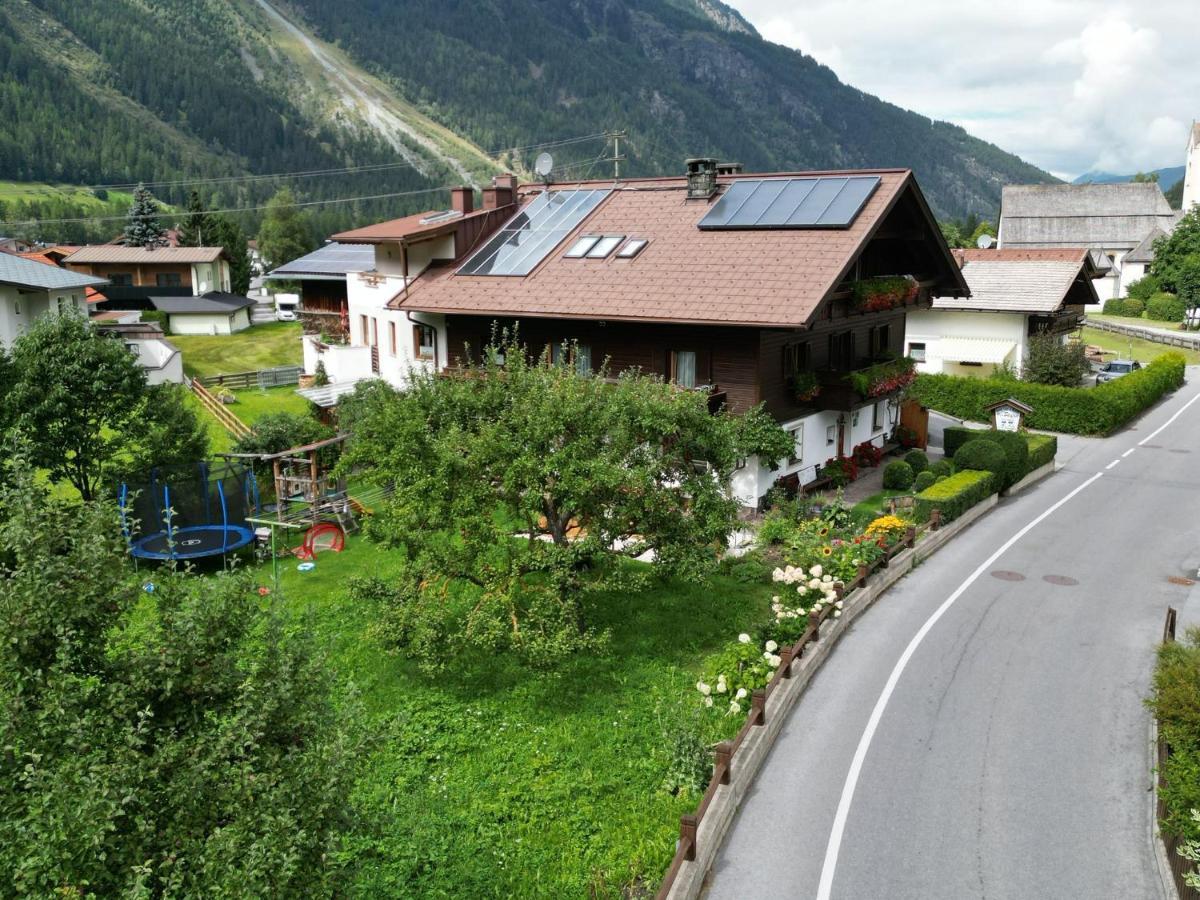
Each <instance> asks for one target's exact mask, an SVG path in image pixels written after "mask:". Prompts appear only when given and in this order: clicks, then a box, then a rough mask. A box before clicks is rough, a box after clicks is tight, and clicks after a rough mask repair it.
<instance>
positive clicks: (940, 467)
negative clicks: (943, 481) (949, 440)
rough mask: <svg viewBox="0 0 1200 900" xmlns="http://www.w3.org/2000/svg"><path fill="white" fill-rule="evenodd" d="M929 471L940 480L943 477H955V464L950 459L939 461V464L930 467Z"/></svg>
mask: <svg viewBox="0 0 1200 900" xmlns="http://www.w3.org/2000/svg"><path fill="white" fill-rule="evenodd" d="M955 449H957V448H955ZM929 471H930V472H932V473H933V474H934V475H935V476H937V477H939V478H940V477H942V476H943V475H953V474H954V463H952V462H950V460H948V459H939V460H938V461H937V462H935V463H933V464H932V465H930V467H929Z"/></svg>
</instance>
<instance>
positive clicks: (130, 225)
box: [124, 184, 167, 247]
mask: <svg viewBox="0 0 1200 900" xmlns="http://www.w3.org/2000/svg"><path fill="white" fill-rule="evenodd" d="M124 242H125V245H126V246H127V247H163V246H166V243H167V240H166V230H165V229H164V228H163V227H162V223H161V222H160V221H159V219H158V201H157V200H155V199H154V195H153V194H151V193H150V191H148V190H147V189H146V186H145V185H144V184H139V185H138V186H137V190H135V191H134V192H133V205H132V206H131V207H129V220H128V221H127V222H126V223H125V237H124Z"/></svg>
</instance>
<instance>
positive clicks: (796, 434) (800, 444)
mask: <svg viewBox="0 0 1200 900" xmlns="http://www.w3.org/2000/svg"><path fill="white" fill-rule="evenodd" d="M788 434H790V435H791V436H792V455H791V456H789V457H788V464H789V465H793V466H798V465H800V462H801V460H803V459H804V423H803V422H802V423H800V424H799V425H797V426H796V427H795V428H789V429H788Z"/></svg>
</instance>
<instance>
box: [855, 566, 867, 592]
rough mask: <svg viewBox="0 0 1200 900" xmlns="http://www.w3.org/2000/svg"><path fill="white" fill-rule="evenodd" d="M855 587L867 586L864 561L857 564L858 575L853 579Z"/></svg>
mask: <svg viewBox="0 0 1200 900" xmlns="http://www.w3.org/2000/svg"><path fill="white" fill-rule="evenodd" d="M854 585H855V587H866V586H867V566H866V564H865V563H859V564H858V576H857V577H856V578H855V579H854Z"/></svg>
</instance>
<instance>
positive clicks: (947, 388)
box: [910, 352, 1186, 434]
mask: <svg viewBox="0 0 1200 900" xmlns="http://www.w3.org/2000/svg"><path fill="white" fill-rule="evenodd" d="M1185 365H1186V362H1185V360H1184V358H1183V356H1181V355H1180V354H1178V353H1173V352H1169V353H1164V354H1163V355H1162V356H1160V357H1158V358H1157V359H1155V360H1154V361H1153V362H1151V363H1150V364H1149V365H1147V366H1145V367H1144V368H1142V369H1139V370H1138V371H1136V372H1133V373H1131V374H1129V375H1126V376H1124V377H1123V378H1117V379H1115V380H1113V381H1107V382H1105V383H1104V384H1101V385H1098V386H1096V387H1092V388H1069V387H1058V386H1057V385H1047V384H1033V383H1032V382H1028V381H1011V380H1007V379H997V378H959V377H957V376H954V375H920V376H918V377H917V380H916V382H914V384H913V386H912V389H911V392H910V396H912V397H913V398H914V399H916V400H918V401H920V403H921V404H922V405H923V406H928V407H929V408H930V409H936V410H937V411H938V412H942V413H946V414H947V415H951V416H955V417H957V418H959V419H972V420H974V421H977V422H985V421H987V420H988V419H990V418H991V414H990V413H989V412H988V411H987V407H988V405H990V404H992V403H997V402H999V401H1001V400H1005V399H1007V398H1009V397H1014V398H1016V399H1017V400H1020V401H1021V402H1022V403H1026V404H1028V405H1029V406H1032V407H1033V412H1032V413H1031V414H1030V415H1029V416H1028V417H1027V419H1026V424H1028V425H1029V427H1031V428H1040V429H1044V430H1045V431H1063V432H1067V433H1069V434H1108V433H1109V432H1112V431H1115V430H1116V429H1118V428H1120V427H1121V426H1122V425H1124V424H1125V423H1126V422H1128V421H1129V420H1130V419H1132V418H1133V417H1134V416H1136V415H1137V414H1138V413H1140V412H1142V411H1143V410H1145V409H1146V408H1148V407H1150V406H1152V405H1153V404H1154V403H1157V402H1158V401H1159V400H1160V399H1161V398H1162V396H1163V394H1165V393H1167V392H1168V391H1173V390H1175V389H1176V388H1178V387H1179V386H1180V385H1182V384H1183V370H1184V366H1185Z"/></svg>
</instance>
